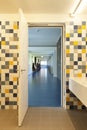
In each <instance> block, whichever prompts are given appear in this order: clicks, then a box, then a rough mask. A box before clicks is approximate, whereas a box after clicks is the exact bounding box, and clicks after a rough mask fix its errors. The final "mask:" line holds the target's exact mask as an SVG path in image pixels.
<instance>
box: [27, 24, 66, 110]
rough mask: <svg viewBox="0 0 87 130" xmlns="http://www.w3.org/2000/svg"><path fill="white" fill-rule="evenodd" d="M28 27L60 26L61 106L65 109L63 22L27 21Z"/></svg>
mask: <svg viewBox="0 0 87 130" xmlns="http://www.w3.org/2000/svg"><path fill="white" fill-rule="evenodd" d="M28 27H61V30H62V31H61V36H62V38H61V63H62V64H61V68H62V69H61V79H62V80H61V107H63V108H65V109H66V86H65V85H66V84H65V23H28Z"/></svg>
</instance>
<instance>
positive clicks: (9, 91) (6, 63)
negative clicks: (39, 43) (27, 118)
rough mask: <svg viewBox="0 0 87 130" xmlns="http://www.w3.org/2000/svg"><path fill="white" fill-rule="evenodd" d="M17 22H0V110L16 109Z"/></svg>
mask: <svg viewBox="0 0 87 130" xmlns="http://www.w3.org/2000/svg"><path fill="white" fill-rule="evenodd" d="M18 33H19V22H9V21H0V109H17V86H18V72H17V71H16V69H18V57H19V54H18V43H19V36H18Z"/></svg>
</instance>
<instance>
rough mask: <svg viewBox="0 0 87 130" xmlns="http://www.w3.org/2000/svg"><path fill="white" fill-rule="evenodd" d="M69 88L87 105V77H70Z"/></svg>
mask: <svg viewBox="0 0 87 130" xmlns="http://www.w3.org/2000/svg"><path fill="white" fill-rule="evenodd" d="M69 89H70V91H71V92H73V93H74V94H75V95H76V96H77V98H78V99H79V100H80V101H81V102H82V103H83V104H84V105H85V106H86V107H87V78H85V77H84V78H76V77H71V78H70V79H69Z"/></svg>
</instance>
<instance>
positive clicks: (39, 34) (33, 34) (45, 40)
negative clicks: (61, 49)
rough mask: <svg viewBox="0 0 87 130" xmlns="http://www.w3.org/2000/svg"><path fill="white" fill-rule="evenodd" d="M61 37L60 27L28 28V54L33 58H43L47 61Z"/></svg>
mask: <svg viewBox="0 0 87 130" xmlns="http://www.w3.org/2000/svg"><path fill="white" fill-rule="evenodd" d="M60 36H61V28H60V27H30V28H29V52H31V53H32V54H33V55H34V56H43V58H41V59H43V60H47V59H48V58H49V56H51V55H53V53H54V52H55V50H56V46H57V42H58V40H59V38H60Z"/></svg>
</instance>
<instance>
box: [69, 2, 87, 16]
mask: <svg viewBox="0 0 87 130" xmlns="http://www.w3.org/2000/svg"><path fill="white" fill-rule="evenodd" d="M86 4H87V0H75V2H74V5H73V7H74V9H73V11H72V13H71V16H75V15H76V14H79V13H80V12H81V11H82V10H83V8H84V7H85V5H86Z"/></svg>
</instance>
